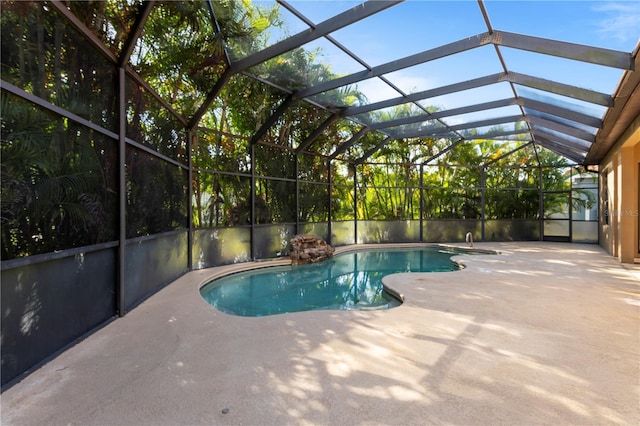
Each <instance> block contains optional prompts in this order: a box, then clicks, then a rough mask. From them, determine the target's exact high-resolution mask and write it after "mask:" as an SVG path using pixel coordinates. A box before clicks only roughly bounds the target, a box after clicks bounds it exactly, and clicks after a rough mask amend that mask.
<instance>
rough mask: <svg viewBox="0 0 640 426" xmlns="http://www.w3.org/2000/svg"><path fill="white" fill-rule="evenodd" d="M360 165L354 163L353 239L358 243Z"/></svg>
mask: <svg viewBox="0 0 640 426" xmlns="http://www.w3.org/2000/svg"><path fill="white" fill-rule="evenodd" d="M357 168H358V165H357V164H354V165H353V241H354V242H355V243H356V244H358V173H357V172H358V170H357Z"/></svg>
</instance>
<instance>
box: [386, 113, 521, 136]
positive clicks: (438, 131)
mask: <svg viewBox="0 0 640 426" xmlns="http://www.w3.org/2000/svg"><path fill="white" fill-rule="evenodd" d="M523 120H524V117H523V116H521V115H512V116H508V117H499V118H491V119H488V120H481V121H474V122H470V123H462V124H458V125H456V126H449V127H436V126H431V127H427V128H424V129H420V130H414V131H408V132H401V133H396V134H394V137H395V138H397V139H400V138H417V137H431V136H436V135H443V134H446V133H449V132H451V131H457V130H467V129H475V128H478V127H486V126H494V125H497V124H504V123H516V122H518V121H523ZM525 131H526V130H525Z"/></svg>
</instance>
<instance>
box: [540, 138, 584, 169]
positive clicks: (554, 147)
mask: <svg viewBox="0 0 640 426" xmlns="http://www.w3.org/2000/svg"><path fill="white" fill-rule="evenodd" d="M536 143H537V144H538V145H540V146H542V147H544V148H546V149H548V150H551V151H553V152H555V153H557V154H560V155H562V156H564V157H566V158H568V159H570V160H572V161H575V162H576V163H578V164H581V163H582V162H583V161H584V157H585V155H586V154H585V153H583V152H582V151H574V150H571V149H568V148H567V147H566V146H563V145H560V144H558V143H557V142H553V141H550V140H548V139H545V138H536Z"/></svg>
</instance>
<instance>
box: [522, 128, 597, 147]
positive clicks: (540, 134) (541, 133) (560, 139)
mask: <svg viewBox="0 0 640 426" xmlns="http://www.w3.org/2000/svg"><path fill="white" fill-rule="evenodd" d="M532 131H533V138H534V139H535V140H537V139H538V138H543V139H545V140H547V141H553V142H555V143H557V144H560V145H562V146H565V147H567V148H569V149H575V150H578V151H580V152H585V153H586V152H587V151H588V150H589V145H587V144H585V143H584V142H583V141H576V140H572V139H568V138H566V137H564V136H563V135H558V134H554V133H550V132H547V131H546V130H545V129H541V128H539V127H534V128H533V129H532Z"/></svg>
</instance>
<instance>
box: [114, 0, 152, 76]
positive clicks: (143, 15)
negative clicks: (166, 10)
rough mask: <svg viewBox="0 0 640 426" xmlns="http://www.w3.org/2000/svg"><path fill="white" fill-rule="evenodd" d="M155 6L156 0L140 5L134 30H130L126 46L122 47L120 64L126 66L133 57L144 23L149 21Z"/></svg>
mask: <svg viewBox="0 0 640 426" xmlns="http://www.w3.org/2000/svg"><path fill="white" fill-rule="evenodd" d="M153 6H155V0H151V1H147V2H145V3H143V4H142V5H140V12H139V13H138V15H137V16H136V20H135V22H134V24H133V28H132V30H131V31H130V32H129V36H128V37H127V40H126V41H125V43H124V47H123V48H122V52H121V53H120V57H119V59H118V65H119V66H121V67H124V66H125V65H126V64H127V63H128V62H129V58H130V57H131V53H132V52H133V49H134V48H135V46H136V42H137V41H138V39H139V38H140V36H141V35H142V30H143V29H144V24H145V23H146V22H147V19H148V18H149V15H150V14H151V10H152V9H153Z"/></svg>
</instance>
